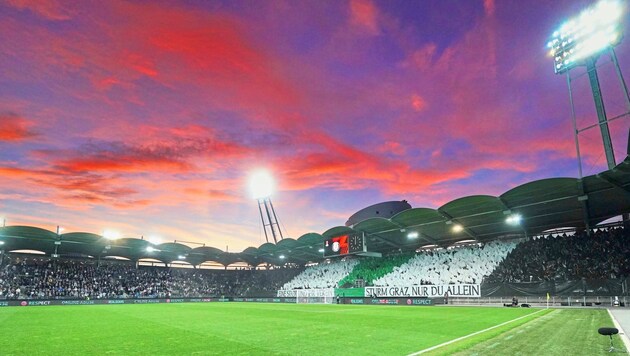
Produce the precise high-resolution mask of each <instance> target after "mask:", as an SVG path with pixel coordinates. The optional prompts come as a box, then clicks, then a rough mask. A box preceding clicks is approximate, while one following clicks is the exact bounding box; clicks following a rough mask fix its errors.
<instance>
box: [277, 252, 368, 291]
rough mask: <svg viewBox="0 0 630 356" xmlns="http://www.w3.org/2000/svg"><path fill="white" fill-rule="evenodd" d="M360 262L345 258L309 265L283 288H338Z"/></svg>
mask: <svg viewBox="0 0 630 356" xmlns="http://www.w3.org/2000/svg"><path fill="white" fill-rule="evenodd" d="M358 263H359V260H358V259H354V258H345V259H343V260H332V261H327V262H323V263H319V264H317V265H314V266H309V267H307V268H306V269H305V270H304V271H303V272H302V273H300V274H298V275H297V276H295V278H293V279H292V280H290V281H289V282H287V283H285V284H284V286H283V287H282V289H287V290H288V289H322V288H336V287H338V284H339V281H340V280H342V279H343V278H344V277H346V276H347V275H349V274H350V272H352V270H353V269H354V266H356V265H357V264H358Z"/></svg>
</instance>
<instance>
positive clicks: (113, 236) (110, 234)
mask: <svg viewBox="0 0 630 356" xmlns="http://www.w3.org/2000/svg"><path fill="white" fill-rule="evenodd" d="M103 237H104V238H106V239H108V240H117V239H119V238H120V234H119V233H118V232H116V231H112V230H105V231H103Z"/></svg>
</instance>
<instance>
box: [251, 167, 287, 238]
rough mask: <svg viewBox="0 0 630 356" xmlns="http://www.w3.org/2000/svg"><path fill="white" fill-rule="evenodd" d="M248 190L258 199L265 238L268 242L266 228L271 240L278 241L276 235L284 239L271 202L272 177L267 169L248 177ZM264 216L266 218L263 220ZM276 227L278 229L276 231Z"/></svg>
mask: <svg viewBox="0 0 630 356" xmlns="http://www.w3.org/2000/svg"><path fill="white" fill-rule="evenodd" d="M249 184H250V190H251V191H252V194H253V195H254V198H255V199H256V200H257V201H258V212H259V213H260V220H261V221H262V224H263V230H264V231H265V240H266V241H267V242H269V234H268V233H267V228H269V230H270V231H271V236H272V237H273V242H274V243H278V235H280V240H282V239H284V236H283V235H282V229H280V224H279V223H278V216H277V215H276V211H275V209H274V208H273V203H272V202H271V193H272V191H273V179H272V177H271V175H270V174H269V172H267V171H264V170H262V171H257V172H254V173H253V174H252V176H251V177H250V182H249ZM263 207H264V208H265V214H263ZM265 217H266V218H267V219H266V220H265ZM276 229H277V230H278V231H277V233H276Z"/></svg>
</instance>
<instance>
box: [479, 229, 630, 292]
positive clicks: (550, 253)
mask: <svg viewBox="0 0 630 356" xmlns="http://www.w3.org/2000/svg"><path fill="white" fill-rule="evenodd" d="M628 235H629V234H628V232H627V231H625V230H624V229H623V228H620V227H619V228H611V229H600V230H598V231H597V232H593V233H591V235H590V236H589V235H588V234H586V232H582V233H578V234H575V235H566V234H562V235H547V236H544V237H538V238H535V239H531V240H528V241H526V242H523V243H521V244H519V245H518V246H517V247H516V249H514V250H513V251H512V252H511V253H510V254H509V255H508V256H507V258H506V259H505V261H503V263H501V264H500V265H499V266H498V267H497V268H496V269H495V271H494V272H493V273H492V274H491V275H490V276H489V278H488V279H487V280H488V281H489V282H513V283H519V282H539V281H567V280H579V279H582V278H585V279H618V278H626V277H628V276H629V275H630V236H628Z"/></svg>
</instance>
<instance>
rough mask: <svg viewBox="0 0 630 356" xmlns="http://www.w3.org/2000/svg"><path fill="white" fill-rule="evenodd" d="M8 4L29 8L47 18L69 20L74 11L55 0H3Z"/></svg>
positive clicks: (24, 8)
mask: <svg viewBox="0 0 630 356" xmlns="http://www.w3.org/2000/svg"><path fill="white" fill-rule="evenodd" d="M5 3H7V4H8V5H10V6H13V7H14V8H16V9H18V10H30V11H32V12H33V13H35V14H37V15H39V16H42V17H44V18H46V19H48V20H53V21H63V20H69V19H71V18H72V16H73V15H74V12H73V11H72V10H70V9H68V7H67V6H64V5H63V4H62V3H60V2H59V1H56V0H5Z"/></svg>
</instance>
